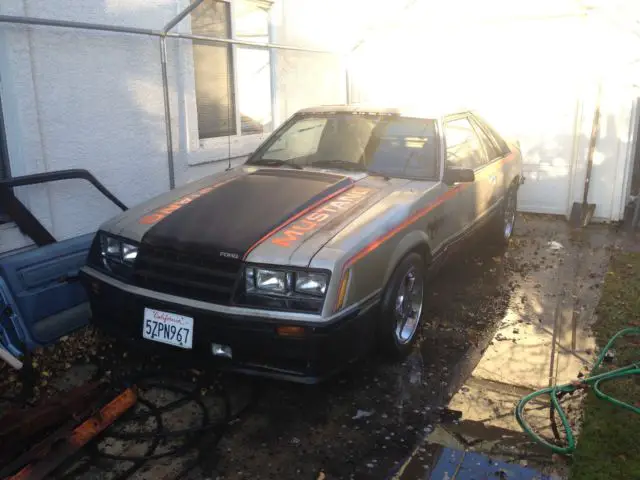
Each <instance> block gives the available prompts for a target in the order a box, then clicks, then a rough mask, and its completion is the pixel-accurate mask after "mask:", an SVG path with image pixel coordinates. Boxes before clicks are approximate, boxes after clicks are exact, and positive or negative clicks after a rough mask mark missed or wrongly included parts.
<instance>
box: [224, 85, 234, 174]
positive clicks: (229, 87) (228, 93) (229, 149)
mask: <svg viewBox="0 0 640 480" xmlns="http://www.w3.org/2000/svg"><path fill="white" fill-rule="evenodd" d="M227 85H228V88H227V95H228V97H227V98H228V101H227V125H229V126H231V82H230V81H229V82H227ZM234 123H235V122H234ZM227 161H228V164H227V170H226V171H227V172H228V171H229V170H231V132H230V131H229V135H227Z"/></svg>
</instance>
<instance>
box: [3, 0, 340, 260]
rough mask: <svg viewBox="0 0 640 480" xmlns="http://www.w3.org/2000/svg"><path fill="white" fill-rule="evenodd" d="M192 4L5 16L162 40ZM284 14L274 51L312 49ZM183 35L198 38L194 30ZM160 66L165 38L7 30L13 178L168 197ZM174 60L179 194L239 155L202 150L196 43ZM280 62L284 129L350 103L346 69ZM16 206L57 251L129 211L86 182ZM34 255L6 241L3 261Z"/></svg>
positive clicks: (49, 1)
mask: <svg viewBox="0 0 640 480" xmlns="http://www.w3.org/2000/svg"><path fill="white" fill-rule="evenodd" d="M300 2H301V3H304V2H307V3H311V2H309V1H308V0H300ZM187 4H188V0H90V1H85V2H77V1H74V0H5V1H3V2H1V3H0V14H5V15H17V16H30V17H42V18H49V19H62V20H71V21H81V22H94V23H101V24H113V25H126V26H134V27H143V28H154V29H161V28H162V27H163V26H164V25H165V24H166V23H167V22H168V21H169V20H170V19H171V18H173V17H174V16H175V15H176V14H177V13H178V12H179V11H180V10H181V9H182V8H184V6H186V5H187ZM274 9H275V10H276V11H277V12H278V13H277V16H276V15H274V17H275V18H276V21H274V28H273V35H274V37H275V38H274V40H276V41H278V42H284V41H287V40H289V39H300V38H304V36H303V34H302V32H301V31H300V29H299V28H298V23H297V22H296V18H295V17H294V16H291V15H286V14H285V12H284V11H282V5H280V4H279V2H276V4H275V6H274ZM294 15H295V12H294ZM177 29H178V30H180V31H185V32H188V31H190V24H189V21H188V19H186V20H185V21H183V22H182V23H181V24H179V25H178V27H177ZM316 48H323V46H322V45H317V46H316ZM159 55H160V54H159V40H158V38H152V37H145V36H136V35H127V34H119V33H113V34H112V33H102V32H94V31H81V30H68V29H61V28H51V27H26V26H20V25H7V24H0V79H1V80H0V81H1V83H0V88H1V89H2V90H1V93H2V99H3V107H4V114H5V122H6V124H7V125H6V130H7V137H8V144H9V145H8V146H9V154H10V163H11V170H12V173H13V175H14V176H18V175H23V174H29V173H37V172H45V171H51V170H58V169H64V168H86V169H88V170H90V171H91V172H92V173H93V174H94V175H95V176H96V177H97V178H98V179H99V180H100V181H101V182H103V183H104V184H105V185H106V186H107V187H108V188H109V189H111V190H112V191H113V192H114V193H115V194H116V195H117V196H118V197H119V198H120V199H121V200H122V201H123V202H124V203H125V204H128V205H133V204H136V203H139V202H141V201H143V200H145V199H148V198H150V197H152V196H154V195H157V194H158V193H160V192H163V191H166V190H167V189H168V188H169V177H168V167H167V155H166V133H165V123H164V104H163V92H162V82H161V66H160V57H159ZM168 58H169V63H168V74H169V86H170V98H171V102H170V105H171V111H172V119H171V120H172V132H173V140H174V150H175V175H176V184H177V185H180V184H182V183H185V182H188V181H192V180H195V179H197V178H201V177H202V176H204V175H207V174H210V173H214V172H217V171H221V170H223V169H225V168H226V167H227V165H228V151H229V150H228V145H226V144H225V142H224V141H222V142H218V143H219V145H218V146H211V145H204V146H203V145H202V143H201V142H200V141H199V139H198V134H197V111H196V101H195V80H194V75H193V57H192V48H191V43H190V42H189V41H185V40H175V39H169V40H168ZM274 60H275V62H274V69H275V79H276V82H275V91H276V99H277V103H276V105H275V107H276V120H277V121H278V122H280V121H283V120H284V119H286V117H287V116H289V115H290V114H291V113H293V111H294V110H295V109H297V108H300V107H302V106H307V105H311V104H314V103H340V102H344V101H345V91H346V84H345V80H344V79H345V76H344V69H343V65H342V64H341V63H340V62H339V61H336V60H335V58H334V57H332V56H328V55H313V56H311V57H308V58H307V57H306V56H305V54H304V53H297V52H296V53H292V52H278V53H277V54H276V55H275V58H274ZM241 142H242V139H241V140H240V143H241ZM254 146H255V139H254V142H253V143H252V144H251V145H247V146H245V147H246V148H236V147H242V145H240V146H238V145H234V148H233V154H234V155H241V154H245V153H248V152H250V151H251V149H252V148H253V147H254ZM242 160H243V158H235V159H233V160H232V164H234V165H235V164H238V163H239V162H241V161H242ZM17 194H18V196H19V197H20V198H21V199H22V200H23V201H24V203H25V204H26V205H27V206H28V207H29V208H30V209H31V211H32V212H34V214H35V215H36V216H37V217H38V218H39V219H40V220H41V221H42V223H43V224H44V225H45V226H46V227H47V228H48V229H49V230H50V231H51V232H52V234H53V235H54V236H55V237H56V238H57V239H63V238H69V237H72V236H75V235H79V234H82V233H86V232H90V231H93V230H95V229H96V228H97V227H98V225H99V224H100V223H102V222H103V221H104V220H106V219H108V218H109V217H110V216H112V215H113V214H115V213H116V212H117V211H118V210H117V208H116V207H115V206H113V205H111V204H110V203H109V202H108V201H107V200H106V199H105V198H104V197H102V196H101V195H100V194H99V193H98V192H97V191H95V190H94V189H93V187H91V186H90V185H89V184H85V183H84V182H82V181H67V182H61V183H59V184H51V185H47V186H42V185H41V186H35V187H24V188H20V189H18V192H17ZM28 243H29V240H28V239H25V238H24V237H22V236H21V235H20V234H19V233H18V232H17V231H16V230H15V229H10V228H9V227H7V226H5V227H4V228H3V230H2V231H0V252H2V251H7V250H10V249H14V248H18V247H21V246H23V245H26V244H28Z"/></svg>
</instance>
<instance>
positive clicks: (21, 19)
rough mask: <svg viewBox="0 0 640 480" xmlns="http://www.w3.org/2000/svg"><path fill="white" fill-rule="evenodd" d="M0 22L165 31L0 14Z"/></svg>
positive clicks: (156, 34) (159, 33)
mask: <svg viewBox="0 0 640 480" xmlns="http://www.w3.org/2000/svg"><path fill="white" fill-rule="evenodd" d="M0 23H17V24H20V25H39V26H43V27H63V28H75V29H81V30H98V31H102V32H116V33H131V34H136V35H151V36H154V37H160V36H162V35H163V34H164V32H162V31H160V30H152V29H149V28H136V27H120V26H117V25H105V24H101V23H86V22H71V21H67V20H50V19H47V18H30V17H18V16H12V15H0Z"/></svg>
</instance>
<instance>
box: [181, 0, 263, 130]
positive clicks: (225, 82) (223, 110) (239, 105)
mask: <svg viewBox="0 0 640 480" xmlns="http://www.w3.org/2000/svg"><path fill="white" fill-rule="evenodd" d="M269 5H270V4H269V3H266V4H265V3H264V2H258V1H255V0H235V1H234V8H233V18H231V8H230V3H229V2H226V1H222V0H205V1H204V2H203V3H202V4H201V5H200V6H199V7H198V8H196V9H195V10H194V11H193V13H192V17H191V28H192V31H193V33H195V34H198V35H207V36H210V37H219V38H235V39H240V40H248V41H252V42H260V43H267V42H268V41H269V11H268V6H269ZM232 30H233V31H232ZM193 56H194V68H195V82H196V105H197V109H198V130H199V136H200V138H201V139H203V138H214V137H226V136H233V135H252V134H261V133H265V132H268V131H271V129H272V122H273V118H272V111H271V110H272V105H271V69H270V55H269V51H268V50H266V49H263V48H251V47H241V46H236V47H233V46H231V45H218V44H211V43H204V42H200V43H198V42H197V41H194V45H193ZM238 124H239V125H238ZM238 130H239V131H238Z"/></svg>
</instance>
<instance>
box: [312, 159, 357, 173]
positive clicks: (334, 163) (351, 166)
mask: <svg viewBox="0 0 640 480" xmlns="http://www.w3.org/2000/svg"><path fill="white" fill-rule="evenodd" d="M310 166H311V167H329V168H341V169H343V170H351V171H358V172H364V167H363V166H362V165H360V164H358V163H353V162H348V161H346V160H318V161H317V162H313V163H312V164H311V165H310Z"/></svg>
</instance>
